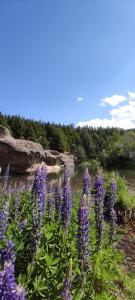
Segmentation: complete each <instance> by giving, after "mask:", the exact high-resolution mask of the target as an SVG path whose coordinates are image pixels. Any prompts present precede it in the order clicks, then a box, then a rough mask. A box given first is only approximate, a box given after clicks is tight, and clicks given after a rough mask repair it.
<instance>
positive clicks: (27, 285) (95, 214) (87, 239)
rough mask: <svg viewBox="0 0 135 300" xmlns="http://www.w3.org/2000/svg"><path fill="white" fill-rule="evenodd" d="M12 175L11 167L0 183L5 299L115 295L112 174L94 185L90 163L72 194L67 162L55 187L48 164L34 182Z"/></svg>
mask: <svg viewBox="0 0 135 300" xmlns="http://www.w3.org/2000/svg"><path fill="white" fill-rule="evenodd" d="M8 176H9V167H8V168H7V169H6V170H5V173H4V176H3V182H2V183H1V187H0V268H1V270H0V299H5V300H9V299H10V300H24V299H33V300H34V299H35V300H36V299H47V300H53V299H64V300H71V299H73V300H80V299H97V300H98V299H117V296H116V293H115V292H116V280H117V281H118V280H120V274H119V270H118V265H119V264H120V263H121V261H122V259H123V256H122V254H121V252H120V251H119V250H118V249H117V247H116V244H117V240H118V236H117V233H116V228H117V216H116V212H115V203H116V200H117V193H118V189H117V182H116V181H117V180H116V179H115V177H114V176H113V177H112V176H109V178H107V179H104V176H103V174H101V173H99V174H97V175H96V176H95V180H94V184H92V180H91V176H90V174H89V172H88V170H87V169H86V171H85V172H84V175H83V178H82V192H79V191H78V192H76V193H74V192H73V191H72V188H71V184H70V171H69V170H68V169H67V168H65V170H64V176H63V180H62V181H59V182H58V184H57V185H56V186H51V185H50V183H48V179H47V173H46V169H45V168H43V167H41V168H39V169H37V171H36V173H35V177H34V180H33V183H32V184H31V183H30V182H29V180H28V179H27V180H26V183H25V184H20V185H19V186H16V185H12V184H9V182H8ZM106 193H108V208H107V209H108V217H107V220H106V219H105V216H104V210H105V205H104V199H105V195H106Z"/></svg>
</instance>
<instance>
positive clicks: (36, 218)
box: [32, 167, 46, 242]
mask: <svg viewBox="0 0 135 300" xmlns="http://www.w3.org/2000/svg"><path fill="white" fill-rule="evenodd" d="M45 200H46V169H45V168H44V167H42V168H38V169H37V171H36V172H35V178H34V183H33V188H32V221H33V231H34V236H35V242H36V240H37V241H39V239H40V228H41V226H42V221H43V214H44V209H45Z"/></svg>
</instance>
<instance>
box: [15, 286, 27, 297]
mask: <svg viewBox="0 0 135 300" xmlns="http://www.w3.org/2000/svg"><path fill="white" fill-rule="evenodd" d="M25 296H26V292H25V289H24V288H23V287H21V286H20V285H17V286H16V300H25Z"/></svg>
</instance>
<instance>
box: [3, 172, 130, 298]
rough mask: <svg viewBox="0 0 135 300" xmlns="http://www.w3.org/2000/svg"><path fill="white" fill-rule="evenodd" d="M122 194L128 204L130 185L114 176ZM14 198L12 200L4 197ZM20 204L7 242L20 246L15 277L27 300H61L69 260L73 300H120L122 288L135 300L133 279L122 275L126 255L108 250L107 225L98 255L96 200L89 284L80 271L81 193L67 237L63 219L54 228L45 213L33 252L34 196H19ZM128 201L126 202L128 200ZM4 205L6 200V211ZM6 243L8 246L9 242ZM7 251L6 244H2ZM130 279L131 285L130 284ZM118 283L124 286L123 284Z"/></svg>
mask: <svg viewBox="0 0 135 300" xmlns="http://www.w3.org/2000/svg"><path fill="white" fill-rule="evenodd" d="M112 175H113V176H114V174H106V176H105V177H106V182H105V188H106V190H107V189H108V186H109V182H110V179H111V177H112ZM115 176H116V180H117V185H118V191H117V197H118V199H117V200H118V201H123V199H125V198H124V197H125V196H124V195H127V190H126V187H125V182H124V181H123V179H121V178H120V176H119V175H118V174H115ZM5 197H9V196H5ZM20 197H21V203H20V208H19V212H18V214H17V216H16V217H14V203H15V199H16V194H14V195H13V196H11V197H10V198H9V199H10V215H9V223H8V228H7V234H6V239H7V240H9V239H12V240H13V242H14V245H15V252H16V258H15V274H16V278H17V281H18V282H19V283H20V284H21V285H22V286H24V287H25V289H26V292H27V299H28V300H34V299H38V300H40V299H47V300H53V299H54V300H55V299H56V300H60V299H62V298H61V291H62V288H63V282H64V279H65V274H66V270H67V267H68V264H69V260H70V258H72V262H73V275H72V288H71V293H72V296H73V300H79V299H80V300H86V299H90V300H95V299H97V300H98V299H111V300H115V299H117V297H116V293H115V292H116V291H117V290H119V289H120V287H119V285H120V286H122V292H124V293H125V294H126V295H128V296H129V297H131V298H127V299H134V298H133V297H134V280H135V279H134V277H133V276H131V277H129V275H125V274H124V273H123V274H121V272H120V266H121V262H122V261H123V255H122V254H121V252H120V251H119V250H117V249H116V241H117V239H118V237H117V236H116V240H115V244H114V245H109V239H108V232H109V228H108V224H107V223H104V237H103V240H102V247H101V250H100V251H99V252H98V253H96V252H95V242H96V241H95V236H96V235H95V216H94V206H93V201H92V200H91V214H90V271H89V272H88V273H87V275H86V276H84V278H81V277H80V269H79V262H78V251H77V228H78V223H77V211H78V207H79V202H80V199H81V193H79V192H77V193H76V194H74V197H73V207H72V216H71V225H70V229H69V234H68V235H67V234H66V233H65V231H64V229H63V228H62V227H61V222H60V219H59V218H56V217H55V214H54V221H51V222H50V219H49V216H48V212H47V210H46V211H45V214H44V218H43V226H42V228H41V236H42V238H41V241H40V244H39V246H38V248H37V249H36V251H35V250H32V248H31V247H32V239H33V230H32V217H31V192H25V191H24V192H20ZM124 201H125V200H124ZM4 202H5V198H4V196H2V198H1V202H0V203H1V207H2V205H3V204H4ZM24 219H25V220H26V219H27V224H26V226H25V228H24V229H23V230H20V229H19V224H20V222H21V221H22V220H24ZM4 242H5V241H4ZM0 248H3V242H1V243H0ZM130 278H131V280H130ZM118 283H119V284H118Z"/></svg>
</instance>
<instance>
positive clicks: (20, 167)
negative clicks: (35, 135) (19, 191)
mask: <svg viewBox="0 0 135 300" xmlns="http://www.w3.org/2000/svg"><path fill="white" fill-rule="evenodd" d="M44 158H45V153H44V149H43V147H42V146H41V145H40V144H38V143H34V142H32V141H27V140H17V139H14V138H13V137H12V136H11V134H10V132H9V130H8V129H7V128H5V127H3V126H1V125H0V166H1V167H2V168H5V167H6V166H7V165H8V164H10V170H11V172H14V173H18V174H27V173H28V174H29V173H30V171H29V170H32V169H33V170H34V169H35V168H32V166H34V165H36V164H39V163H40V162H42V161H43V160H44Z"/></svg>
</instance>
